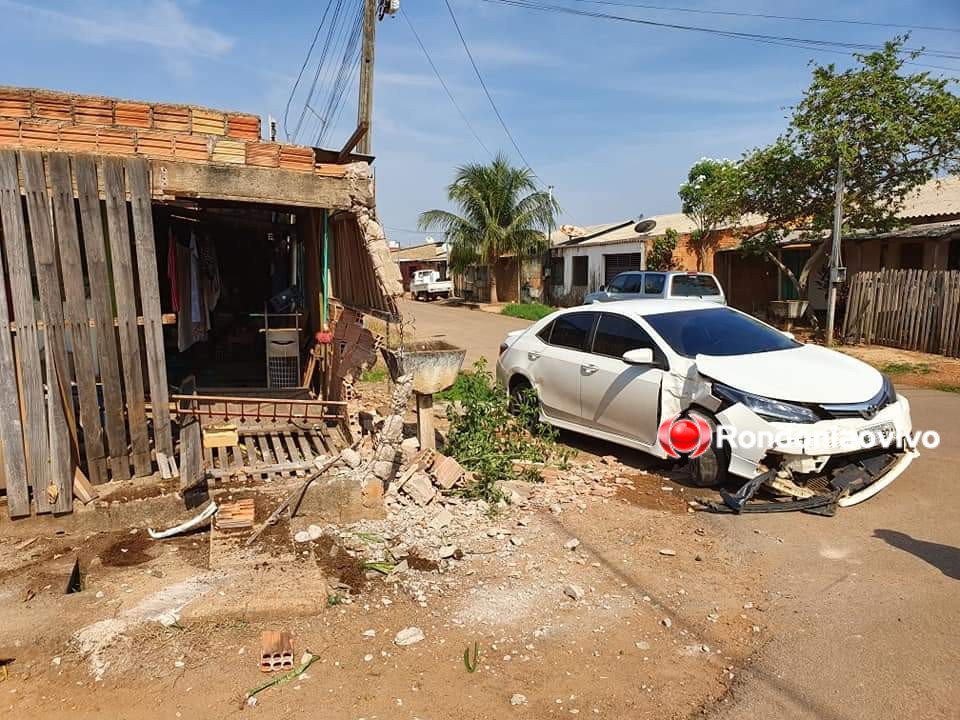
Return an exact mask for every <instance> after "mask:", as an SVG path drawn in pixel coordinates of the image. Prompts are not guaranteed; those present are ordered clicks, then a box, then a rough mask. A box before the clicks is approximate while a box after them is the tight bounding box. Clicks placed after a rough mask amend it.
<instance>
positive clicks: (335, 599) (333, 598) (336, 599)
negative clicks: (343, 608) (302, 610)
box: [327, 593, 343, 607]
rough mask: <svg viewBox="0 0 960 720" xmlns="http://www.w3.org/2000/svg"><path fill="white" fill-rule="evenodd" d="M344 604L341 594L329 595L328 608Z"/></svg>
mask: <svg viewBox="0 0 960 720" xmlns="http://www.w3.org/2000/svg"><path fill="white" fill-rule="evenodd" d="M342 604H343V595H341V594H340V593H330V594H329V595H327V607H336V606H337V605H342Z"/></svg>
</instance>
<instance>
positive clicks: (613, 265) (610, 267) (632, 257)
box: [603, 253, 643, 285]
mask: <svg viewBox="0 0 960 720" xmlns="http://www.w3.org/2000/svg"><path fill="white" fill-rule="evenodd" d="M642 269H643V253H619V254H617V255H604V256H603V284H604V285H609V284H610V281H611V280H613V279H614V278H615V277H616V276H617V275H619V274H620V273H622V272H629V271H631V270H642Z"/></svg>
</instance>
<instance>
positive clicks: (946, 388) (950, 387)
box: [933, 383, 960, 393]
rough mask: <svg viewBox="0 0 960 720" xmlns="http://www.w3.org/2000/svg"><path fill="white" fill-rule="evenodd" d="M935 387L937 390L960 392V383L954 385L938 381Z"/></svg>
mask: <svg viewBox="0 0 960 720" xmlns="http://www.w3.org/2000/svg"><path fill="white" fill-rule="evenodd" d="M933 387H934V389H935V390H940V391H941V392H949V393H960V385H953V384H951V383H937V384H936V385H934V386H933Z"/></svg>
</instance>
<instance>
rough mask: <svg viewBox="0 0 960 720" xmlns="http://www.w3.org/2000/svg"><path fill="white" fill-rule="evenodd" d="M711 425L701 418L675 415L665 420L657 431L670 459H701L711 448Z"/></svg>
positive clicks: (658, 438)
mask: <svg viewBox="0 0 960 720" xmlns="http://www.w3.org/2000/svg"><path fill="white" fill-rule="evenodd" d="M710 439H711V433H710V425H709V424H708V423H707V421H706V420H704V419H703V418H702V417H699V416H696V415H694V416H691V417H680V416H679V415H674V416H673V417H669V418H666V419H664V421H663V422H662V423H660V428H659V429H658V431H657V440H658V441H659V442H660V447H662V448H663V449H664V451H665V452H666V453H667V455H668V456H669V457H672V458H675V459H676V458H679V457H680V456H682V455H685V456H687V457H699V456H701V455H703V454H704V453H705V452H706V451H707V448H708V447H710Z"/></svg>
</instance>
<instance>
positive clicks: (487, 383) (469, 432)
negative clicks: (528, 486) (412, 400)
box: [444, 359, 568, 503]
mask: <svg viewBox="0 0 960 720" xmlns="http://www.w3.org/2000/svg"><path fill="white" fill-rule="evenodd" d="M454 388H457V397H456V400H458V401H459V407H455V406H454V405H451V406H450V407H448V408H447V418H448V419H449V421H450V432H449V434H448V436H447V442H446V445H445V446H444V452H446V453H447V454H448V455H451V456H453V457H454V458H456V460H457V462H459V463H460V464H461V465H462V466H463V467H464V468H466V469H467V470H470V471H471V472H472V473H473V475H474V480H473V482H472V483H469V484H467V485H466V486H464V487H462V488H461V489H460V490H459V491H458V492H459V494H460V495H463V496H464V497H468V498H479V499H483V500H486V501H487V502H490V503H496V502H498V501H499V500H502V499H503V497H504V496H503V492H502V491H501V490H500V488H499V486H498V483H500V482H502V481H504V480H510V479H512V478H514V477H515V473H514V470H513V464H514V461H515V460H522V461H526V462H528V463H543V464H547V463H554V462H558V463H565V462H566V461H567V458H568V451H567V450H566V449H565V448H562V447H561V446H559V445H558V444H557V442H556V440H557V431H556V430H555V429H554V428H552V427H550V426H548V425H544V424H542V423H540V422H539V406H538V404H537V400H536V397H535V396H532V395H530V396H528V397H526V398H524V399H521V400H520V401H519V402H515V403H512V402H511V401H510V399H509V397H508V396H507V393H506V392H505V391H504V390H503V388H501V387H498V386H496V385H494V383H493V379H492V377H491V375H490V373H489V372H488V371H487V369H486V361H485V360H483V359H480V360H478V361H477V363H476V364H475V365H474V370H473V372H471V373H461V375H460V377H459V378H457V385H454ZM520 477H521V479H523V480H527V481H529V482H538V481H540V480H542V479H543V478H542V476H541V475H540V471H539V469H538V467H537V465H534V464H530V465H527V466H526V467H525V468H524V470H523V471H522V472H521V473H520Z"/></svg>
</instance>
